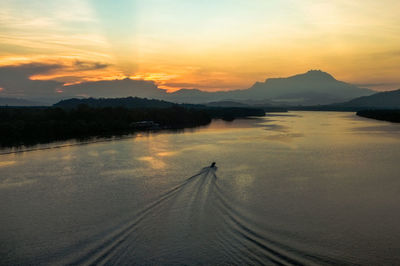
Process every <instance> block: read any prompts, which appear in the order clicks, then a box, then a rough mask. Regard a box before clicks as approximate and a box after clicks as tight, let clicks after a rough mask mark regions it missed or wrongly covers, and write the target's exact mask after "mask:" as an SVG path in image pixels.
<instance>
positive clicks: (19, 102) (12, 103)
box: [0, 97, 47, 106]
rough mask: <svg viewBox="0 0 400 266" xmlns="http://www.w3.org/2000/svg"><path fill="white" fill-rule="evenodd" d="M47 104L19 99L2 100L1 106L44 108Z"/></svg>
mask: <svg viewBox="0 0 400 266" xmlns="http://www.w3.org/2000/svg"><path fill="white" fill-rule="evenodd" d="M43 105H47V104H45V103H41V102H36V101H31V100H25V99H18V98H3V97H2V98H0V106H43Z"/></svg>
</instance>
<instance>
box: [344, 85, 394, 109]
mask: <svg viewBox="0 0 400 266" xmlns="http://www.w3.org/2000/svg"><path fill="white" fill-rule="evenodd" d="M336 106H340V107H352V108H357V109H400V89H398V90H395V91H385V92H378V93H375V94H373V95H370V96H364V97H359V98H355V99H353V100H350V101H348V102H345V103H341V104H336Z"/></svg>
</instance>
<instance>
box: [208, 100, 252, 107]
mask: <svg viewBox="0 0 400 266" xmlns="http://www.w3.org/2000/svg"><path fill="white" fill-rule="evenodd" d="M204 105H205V106H211V107H250V106H249V105H248V104H244V103H240V102H233V101H219V102H209V103H205V104H204Z"/></svg>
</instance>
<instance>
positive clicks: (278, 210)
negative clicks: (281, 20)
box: [0, 112, 400, 265]
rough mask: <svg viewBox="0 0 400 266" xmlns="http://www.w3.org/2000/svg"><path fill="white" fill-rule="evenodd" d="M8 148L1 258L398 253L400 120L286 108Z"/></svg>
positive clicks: (58, 260) (142, 260)
mask: <svg viewBox="0 0 400 266" xmlns="http://www.w3.org/2000/svg"><path fill="white" fill-rule="evenodd" d="M0 153H1V155H0V212H1V216H0V264H1V265H17V264H18V265H32V264H35V265H36V264H44V265H60V264H61V265H62V264H84V265H87V264H108V265H126V264H138V265H165V264H168V265H182V264H186V265H199V264H202V265H216V264H218V265H329V264H332V265H354V264H357V265H360V264H361V265H399V264H400V252H399V251H400V226H398V225H399V224H400V212H399V210H400V208H399V202H400V174H399V173H400V163H399V158H400V125H398V124H392V123H388V122H382V121H375V120H370V119H365V118H360V117H357V116H356V115H355V114H354V113H341V112H289V113H275V114H270V115H267V116H265V117H263V118H254V119H239V120H235V121H233V122H224V121H221V120H216V121H213V122H212V123H211V124H210V125H209V126H206V127H201V128H197V129H191V130H186V131H182V132H155V133H148V134H145V133H141V134H136V135H133V136H129V137H124V138H121V139H106V140H97V141H96V142H87V143H79V142H76V141H68V142H61V143H51V144H47V145H38V146H35V147H28V148H20V149H3V150H0ZM213 161H215V162H216V166H217V168H215V167H209V165H210V164H211V163H212V162H213Z"/></svg>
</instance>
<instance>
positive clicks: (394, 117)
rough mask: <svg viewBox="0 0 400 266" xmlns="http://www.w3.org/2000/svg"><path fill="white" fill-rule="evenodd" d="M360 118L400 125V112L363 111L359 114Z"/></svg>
mask: <svg viewBox="0 0 400 266" xmlns="http://www.w3.org/2000/svg"><path fill="white" fill-rule="evenodd" d="M357 115H358V116H361V117H366V118H371V119H376V120H382V121H389V122H394V123H400V110H399V109H396V110H363V111H358V112H357Z"/></svg>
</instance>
